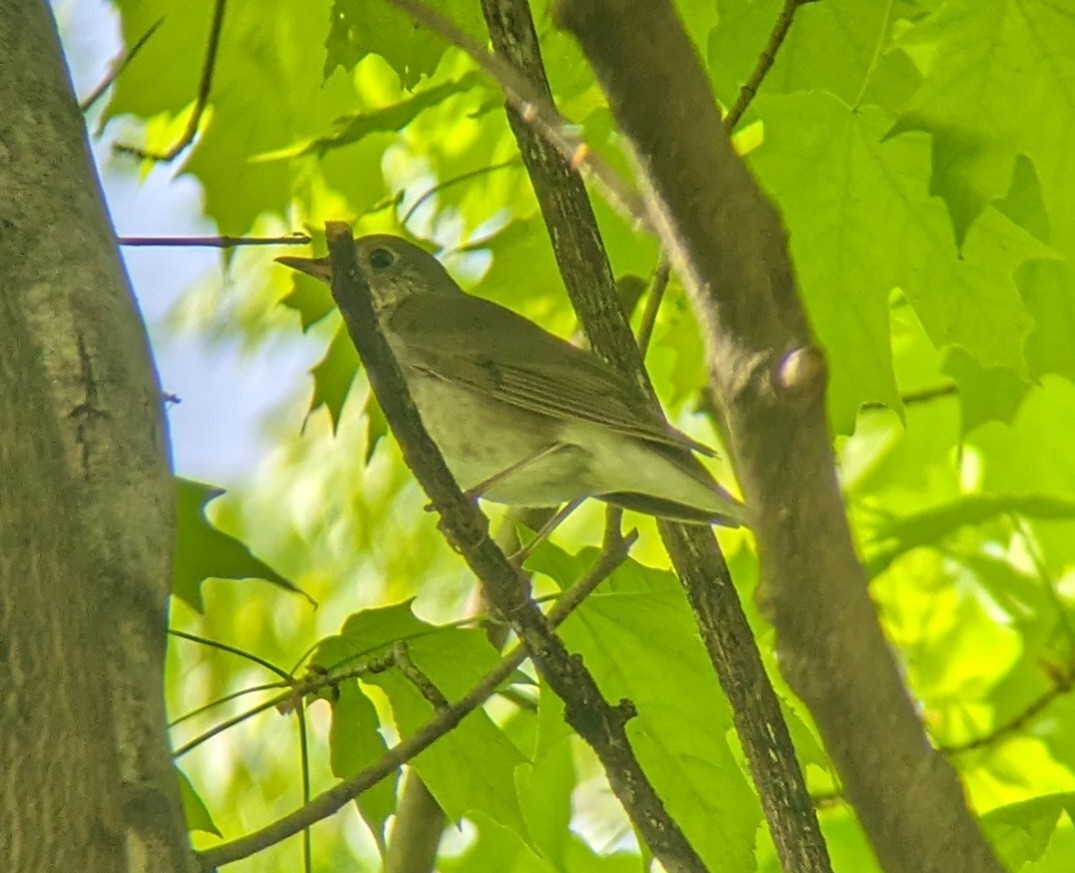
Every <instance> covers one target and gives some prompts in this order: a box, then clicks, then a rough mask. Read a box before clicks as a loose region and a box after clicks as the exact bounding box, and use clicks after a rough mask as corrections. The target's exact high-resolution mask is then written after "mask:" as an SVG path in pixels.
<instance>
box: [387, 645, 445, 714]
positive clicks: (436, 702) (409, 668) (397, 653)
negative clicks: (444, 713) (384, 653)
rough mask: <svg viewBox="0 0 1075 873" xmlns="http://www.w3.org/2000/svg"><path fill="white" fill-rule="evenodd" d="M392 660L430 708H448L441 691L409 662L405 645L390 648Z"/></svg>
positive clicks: (422, 671) (419, 669)
mask: <svg viewBox="0 0 1075 873" xmlns="http://www.w3.org/2000/svg"><path fill="white" fill-rule="evenodd" d="M392 660H393V661H394V662H395V665H396V667H397V668H398V669H399V672H400V673H402V674H403V675H404V677H405V678H406V679H407V680H408V681H409V682H410V683H411V685H413V686H414V687H415V688H417V689H418V692H419V694H421V695H422V697H424V698H425V699H426V702H427V703H428V704H429V705H430V706H432V707H433V708H434V709H438V710H439V709H447V708H448V706H449V704H448V698H447V697H445V696H444V695H443V694H442V693H441V690H440V689H439V688H438V687H437V686H436V684H435V683H434V682H433V680H432V679H430V678H429V677H428V676H427V675H426V673H425V671H424V670H423V669H422V668H421V667H419V666H418V665H417V664H415V663H414V661H413V660H411V653H410V651H409V649H408V648H407V644H406V643H404V642H397V643H396V644H395V645H393V646H392Z"/></svg>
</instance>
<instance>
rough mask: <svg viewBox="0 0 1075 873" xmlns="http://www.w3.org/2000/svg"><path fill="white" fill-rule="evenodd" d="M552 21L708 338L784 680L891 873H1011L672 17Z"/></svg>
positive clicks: (789, 301)
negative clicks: (993, 846) (855, 498)
mask: <svg viewBox="0 0 1075 873" xmlns="http://www.w3.org/2000/svg"><path fill="white" fill-rule="evenodd" d="M556 14H557V17H558V19H559V21H560V22H561V23H562V24H563V25H564V26H566V27H567V28H569V29H570V30H571V31H572V32H574V34H575V35H576V36H577V37H578V39H579V41H580V42H581V44H582V47H583V50H584V51H585V52H586V54H587V56H588V57H589V59H590V61H591V63H592V64H593V65H594V68H595V69H596V71H597V74H598V77H599V78H600V80H601V81H602V84H603V86H604V89H605V91H606V93H607V94H608V97H609V102H610V104H611V107H612V111H613V113H614V114H615V116H616V118H617V120H618V121H619V124H620V126H621V128H622V129H623V130H624V132H625V133H626V134H627V136H628V137H629V138H630V139H631V141H632V143H633V145H634V149H635V153H636V155H637V158H638V162H639V165H640V167H641V170H642V172H643V174H644V177H645V179H644V181H645V184H647V185H648V186H649V189H650V190H649V191H648V196H649V197H650V201H651V203H650V212H651V215H652V216H653V220H654V223H655V224H656V226H657V228H658V230H659V232H660V235H661V238H662V241H663V243H664V245H665V248H666V250H667V251H668V252H669V255H670V257H671V259H672V262H673V264H674V265H675V266H676V268H677V269H678V271H679V273H680V275H681V276H682V278H683V280H684V284H685V285H686V286H687V289H688V291H689V293H690V295H691V299H692V304H693V306H694V308H695V311H696V313H697V314H698V317H699V321H700V323H701V325H702V329H703V332H704V334H705V335H706V343H707V353H708V364H709V373H710V380H711V382H712V384H713V385H714V387H715V388H716V390H717V395H718V397H719V398H720V401H721V404H722V406H723V408H724V411H725V418H726V421H727V423H728V427H729V431H730V437H731V446H732V449H733V455H734V458H735V461H736V467H737V470H738V473H739V479H740V482H741V483H742V486H743V490H744V492H745V495H746V500H747V505H748V506H749V507H750V508H751V515H752V519H753V527H754V530H755V533H756V535H757V539H758V552H759V559H760V562H761V567H762V573H763V594H762V596H763V600H764V603H763V606H764V607H765V609H766V611H767V613H768V615H769V617H770V619H771V620H772V622H773V625H774V627H775V628H776V630H777V634H778V646H779V652H780V658H781V665H782V668H783V670H784V672H785V675H786V676H787V678H788V681H789V682H790V684H791V685H792V687H793V688H794V689H795V690H796V692H797V693H798V694H799V695H800V696H801V697H802V698H803V700H805V701H806V703H807V705H808V706H809V707H810V710H811V712H812V713H813V715H814V718H815V719H816V721H817V724H818V727H819V729H820V730H821V733H822V736H823V738H824V740H825V743H826V745H827V747H828V749H829V753H830V755H831V756H832V758H833V761H834V762H835V764H836V766H837V768H838V770H839V772H840V776H841V779H842V781H843V783H844V785H845V786H846V789H847V794H848V796H849V798H850V799H851V802H852V803H853V805H854V806H855V809H856V811H857V812H858V815H859V818H860V820H861V821H862V824H863V827H864V828H865V830H866V833H867V835H868V836H869V838H870V841H871V843H872V844H873V847H874V849H875V851H876V852H877V855H878V858H879V859H880V861H881V864H882V866H883V867H884V868H885V869H886V870H887V871H890V873H912V871H913V873H932V871H936V873H941V871H944V873H960V871H967V873H969V871H998V873H999V871H1000V869H1001V868H1000V866H999V864H998V862H997V860H996V858H995V857H994V855H993V853H992V851H991V850H990V848H989V846H988V845H987V844H986V842H985V840H984V838H983V837H982V834H981V832H980V830H979V828H978V826H977V823H976V822H975V820H974V818H973V817H972V816H971V814H970V812H969V810H968V809H967V805H966V802H965V799H964V797H963V795H962V791H961V789H960V785H959V783H958V781H957V779H956V777H955V773H954V771H953V770H952V769H951V767H949V766H948V764H947V763H945V762H944V760H943V759H942V758H941V756H939V755H938V754H937V753H936V752H935V751H934V750H932V749H931V748H930V747H929V744H928V742H927V741H926V738H925V735H924V733H923V731H922V727H921V725H920V724H919V722H918V719H917V717H916V715H915V712H914V708H913V706H912V704H911V701H910V699H909V697H908V695H907V692H906V690H905V689H904V687H903V685H902V683H901V681H900V677H899V673H898V671H897V667H896V664H895V662H894V659H893V657H892V653H891V651H890V649H889V648H888V645H887V643H886V641H885V639H884V637H883V635H882V634H881V630H880V627H879V626H878V623H877V617H876V614H875V612H874V608H873V604H872V603H871V602H870V600H869V598H868V596H867V593H866V584H865V577H864V573H863V570H862V567H861V565H860V564H859V562H858V559H857V557H856V555H855V552H854V549H853V547H852V544H851V537H850V533H849V531H848V528H847V522H846V519H845V516H844V509H843V504H842V501H841V498H840V492H839V488H838V485H837V481H836V475H835V468H834V464H833V457H832V448H831V443H830V438H829V434H828V430H827V426H826V420H825V409H824V388H825V368H824V361H823V358H822V356H821V354H820V352H819V351H818V350H817V349H816V347H815V346H814V342H813V337H812V336H811V335H810V332H809V329H808V327H807V323H806V318H805V314H804V312H803V310H802V306H801V304H800V302H799V299H798V295H797V292H796V288H795V284H794V280H793V276H792V271H791V265H790V263H789V261H788V256H787V248H786V239H785V235H784V232H783V229H782V227H781V224H780V220H779V217H778V216H777V214H776V211H775V209H774V208H773V206H772V204H770V203H769V202H768V201H767V200H766V199H765V198H764V197H763V196H762V195H761V193H760V192H759V190H758V188H757V186H756V184H755V183H754V181H753V180H752V179H751V177H750V175H749V174H748V172H747V170H746V167H745V166H744V165H743V163H742V161H740V160H739V158H738V157H737V156H736V155H735V153H734V151H733V150H732V148H731V145H730V143H729V142H728V139H727V136H726V135H725V133H724V130H723V128H722V125H721V119H720V115H719V112H718V111H717V108H716V105H715V103H714V100H713V96H712V94H711V92H710V90H709V86H708V82H707V79H706V76H705V72H704V70H703V69H702V67H701V64H700V62H699V61H698V59H697V56H696V54H695V52H694V48H693V46H692V45H691V43H690V41H689V39H688V38H687V36H686V34H685V33H684V32H683V28H682V26H681V24H680V22H679V21H678V19H677V18H676V14H675V11H674V9H673V8H672V6H671V4H669V3H668V2H667V0H649V2H647V3H643V4H639V3H628V2H626V0H587V2H580V0H561V2H560V3H559V4H558V6H557V7H556Z"/></svg>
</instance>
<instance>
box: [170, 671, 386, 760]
mask: <svg viewBox="0 0 1075 873" xmlns="http://www.w3.org/2000/svg"><path fill="white" fill-rule="evenodd" d="M390 665H391V658H390V657H380V658H373V659H371V660H369V661H366V662H364V663H362V664H359V665H357V666H355V667H352V668H350V669H348V670H345V671H344V672H342V673H323V674H318V675H316V676H313V677H309V678H307V679H305V680H303V681H302V682H294V681H292V682H291V683H290V687H289V688H288V690H287V691H285V692H283V693H281V694H277V695H274V696H273V697H270V698H269V699H268V700H265V701H262V702H261V703H259V704H257V705H256V706H254V707H252V708H251V709H248V710H245V711H244V712H241V713H239V714H238V715H236V716H233V717H232V718H229V719H227V720H226V721H223V722H221V723H220V724H217V725H214V726H213V727H211V728H210V729H209V730H207V731H206V732H205V733H203V734H199V735H198V736H196V737H195V738H194V739H192V740H190V741H189V742H187V743H184V744H183V745H182V746H180V747H179V748H177V749H176V750H175V751H174V752H173V753H172V757H173V758H179V757H181V756H182V755H185V754H186V753H187V752H189V751H191V749H194V748H197V747H198V746H200V745H201V744H202V743H204V742H206V741H207V740H211V739H212V738H213V737H215V736H218V735H219V734H222V733H224V731H226V730H228V729H229V728H232V727H234V726H235V725H237V724H241V723H242V722H244V721H246V720H247V719H249V718H252V717H253V716H255V715H257V714H258V713H261V712H264V711H265V710H267V709H273V708H276V709H279V710H280V711H281V712H286V711H289V710H290V709H291V708H293V707H294V706H296V705H297V704H296V701H299V702H301V701H302V699H303V698H304V697H305V696H306V695H307V694H316V693H317V692H319V691H321V690H323V689H325V688H334V687H336V686H338V685H339V684H340V683H341V682H345V681H347V680H348V679H357V678H358V677H360V676H365V675H367V674H368V673H377V672H380V671H382V670H384V669H386V668H387V667H388V666H390ZM251 690H253V689H246V691H251ZM236 696H237V695H236ZM204 708H205V707H203V709H204ZM186 717H187V716H184V718H186Z"/></svg>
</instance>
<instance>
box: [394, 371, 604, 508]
mask: <svg viewBox="0 0 1075 873" xmlns="http://www.w3.org/2000/svg"><path fill="white" fill-rule="evenodd" d="M408 384H409V386H410V389H411V395H412V396H413V397H414V403H415V405H416V406H417V407H418V412H419V413H420V414H421V416H422V421H423V422H424V423H425V426H426V430H428V431H429V435H430V436H431V437H432V438H433V440H434V442H436V443H437V445H438V446H439V448H440V450H441V453H442V454H443V455H444V460H445V461H446V462H447V464H448V468H449V469H450V470H451V471H452V475H453V476H455V480H456V482H457V483H458V484H459V486H460V487H461V488H463V489H465V490H469V489H473V488H474V487H476V486H478V485H480V484H481V483H484V482H486V481H487V480H489V479H491V478H493V477H495V476H499V475H500V474H503V473H504V472H505V471H507V470H510V469H511V468H512V467H515V466H516V465H519V466H518V467H517V469H515V470H514V471H513V472H511V473H510V474H509V475H505V476H503V478H502V479H500V480H498V481H496V482H494V483H493V484H492V485H490V486H489V488H488V489H483V491H482V496H483V497H485V498H486V499H487V500H492V501H494V502H497V503H514V504H522V505H526V506H556V505H558V504H560V503H564V502H566V501H568V500H573V499H575V498H576V497H583V496H586V495H587V494H590V493H591V490H590V488H589V487H588V485H589V483H588V482H587V481H586V479H587V477H586V475H585V474H586V468H587V453H586V452H585V451H584V450H583V449H581V448H579V447H577V446H560V447H558V448H557V445H558V442H559V439H560V430H561V428H560V425H559V423H558V422H557V421H555V420H554V419H551V418H549V417H547V416H544V415H539V414H537V413H533V412H529V411H527V410H525V409H519V408H517V407H514V406H509V405H508V404H505V403H500V402H498V401H495V400H488V399H485V398H480V399H479V398H478V397H477V396H476V395H475V393H474V392H473V391H471V390H469V389H467V388H463V387H460V386H457V385H452V384H451V383H448V382H444V381H442V380H440V379H435V378H432V377H429V376H423V375H419V374H413V375H412V376H411V378H410V379H409V382H408ZM550 449H555V451H551V452H549V453H548V454H546V455H544V456H541V457H538V456H539V455H542V453H543V452H545V451H547V450H550Z"/></svg>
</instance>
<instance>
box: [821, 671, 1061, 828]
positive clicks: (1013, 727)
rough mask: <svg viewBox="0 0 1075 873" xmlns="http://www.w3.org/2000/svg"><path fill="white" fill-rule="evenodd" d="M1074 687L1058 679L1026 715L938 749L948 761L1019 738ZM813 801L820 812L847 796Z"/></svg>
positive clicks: (832, 794)
mask: <svg viewBox="0 0 1075 873" xmlns="http://www.w3.org/2000/svg"><path fill="white" fill-rule="evenodd" d="M1073 687H1075V675H1063V676H1058V677H1057V678H1056V681H1055V684H1054V685H1053V687H1052V688H1050V689H1049V690H1048V691H1046V692H1044V693H1043V694H1041V695H1040V696H1039V697H1038V698H1037V699H1036V700H1034V701H1033V702H1032V703H1031V704H1030V705H1029V706H1028V707H1027V708H1026V709H1024V710H1023V711H1022V712H1019V713H1017V714H1016V715H1014V716H1012V717H1011V718H1010V719H1008V720H1007V721H1006V722H1004V723H1002V724H999V725H997V726H996V727H995V728H993V729H992V730H991V731H988V732H987V733H984V734H982V735H981V736H977V737H972V738H971V739H969V740H964V741H963V742H962V743H951V744H948V745H939V746H936V749H937V751H938V752H940V753H941V754H942V755H945V756H946V757H954V756H955V755H962V754H965V753H967V752H972V751H975V750H977V749H984V748H986V747H987V746H992V745H993V744H994V743H999V742H1003V741H1004V740H1006V739H1007V738H1008V737H1010V736H1013V735H1014V734H1017V733H1018V732H1019V731H1021V730H1022V729H1023V728H1025V727H1026V726H1027V725H1028V724H1030V722H1032V721H1033V720H1034V719H1035V718H1037V717H1038V716H1039V715H1041V714H1042V712H1044V711H1045V709H1046V708H1047V707H1048V706H1049V704H1050V703H1052V702H1053V701H1054V700H1056V698H1058V697H1061V696H1063V695H1064V694H1068V693H1069V692H1070V691H1071V690H1072V688H1073ZM810 799H811V800H812V801H813V803H814V806H815V807H816V808H817V809H825V808H828V807H830V806H834V805H835V804H837V803H839V802H840V801H842V800H844V794H843V791H841V790H840V789H839V788H834V789H831V790H829V791H821V792H818V793H816V794H811V795H810Z"/></svg>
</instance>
